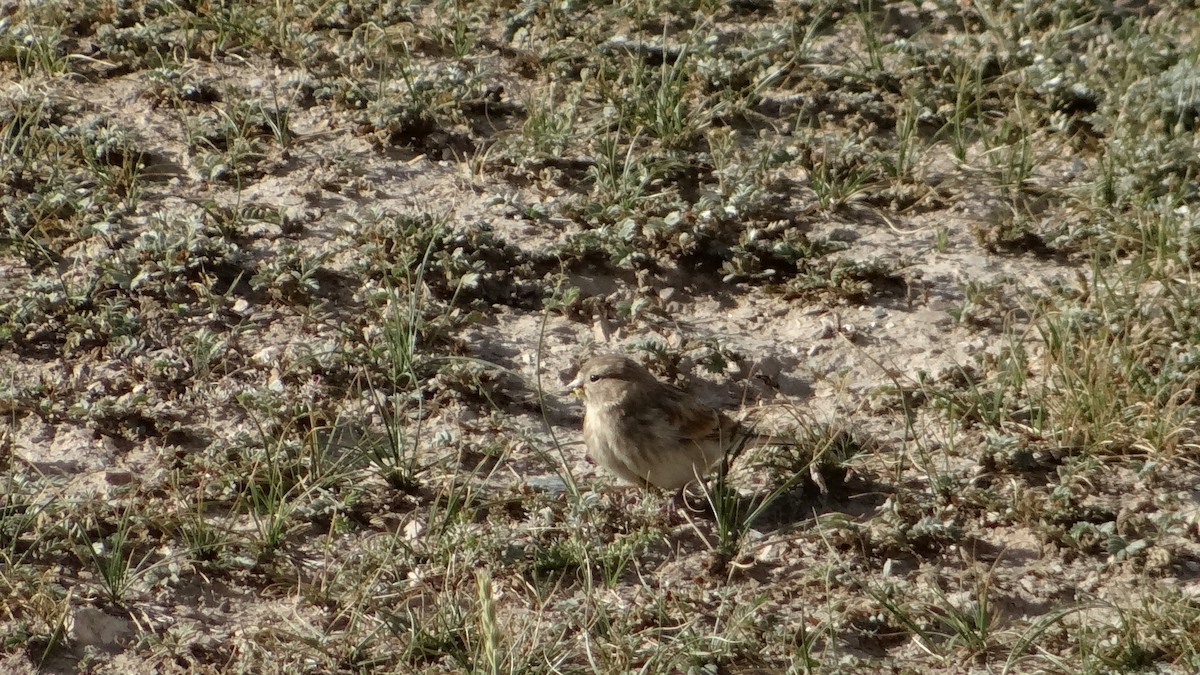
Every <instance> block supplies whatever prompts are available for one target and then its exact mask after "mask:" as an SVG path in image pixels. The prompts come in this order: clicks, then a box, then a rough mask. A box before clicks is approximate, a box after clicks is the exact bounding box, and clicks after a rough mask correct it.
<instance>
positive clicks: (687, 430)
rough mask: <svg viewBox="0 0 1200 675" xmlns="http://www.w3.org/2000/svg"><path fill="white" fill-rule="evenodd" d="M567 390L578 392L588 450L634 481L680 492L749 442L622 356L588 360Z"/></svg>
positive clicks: (736, 427) (716, 414) (724, 419)
mask: <svg viewBox="0 0 1200 675" xmlns="http://www.w3.org/2000/svg"><path fill="white" fill-rule="evenodd" d="M570 387H571V388H572V389H578V388H581V389H582V390H583V400H584V404H585V409H584V417H583V440H584V444H585V445H587V450H588V454H589V455H590V456H591V458H592V459H593V460H595V461H596V463H597V464H599V465H600V466H602V467H604V468H605V469H608V470H609V471H611V472H612V473H614V474H616V475H617V476H618V477H619V478H621V479H623V480H625V481H627V482H630V483H633V484H635V485H643V486H646V485H653V486H656V487H660V488H663V489H667V490H676V489H682V488H683V487H684V486H686V485H687V484H688V483H691V482H692V481H695V480H698V479H699V478H703V477H704V476H705V475H706V474H708V472H709V471H711V470H712V469H713V468H714V467H715V466H716V465H717V464H719V463H720V462H721V459H722V457H724V456H725V453H726V452H728V451H730V450H731V449H734V448H740V447H741V446H743V445H745V443H746V442H747V441H748V440H749V439H750V436H749V435H748V433H747V430H746V429H744V428H743V427H742V426H741V425H740V424H738V423H737V422H735V421H734V420H732V419H730V418H729V417H728V416H727V415H725V414H724V413H722V412H720V411H718V410H715V409H713V408H710V407H709V406H706V405H704V404H703V403H701V402H699V401H697V400H696V399H695V398H694V397H692V396H690V395H689V394H686V393H684V392H683V391H681V390H679V389H677V388H675V387H672V386H670V385H667V384H663V383H662V382H659V381H658V380H657V379H655V378H654V376H653V375H651V374H650V373H649V371H647V370H646V369H645V368H643V367H642V366H641V365H639V364H638V363H637V362H636V361H634V360H633V359H630V358H627V357H625V356H620V355H616V354H606V355H602V356H596V357H594V358H592V359H589V360H588V361H587V362H586V363H584V364H583V366H582V367H581V368H580V369H579V375H578V376H577V377H576V378H575V380H574V381H573V382H572V383H571V384H570Z"/></svg>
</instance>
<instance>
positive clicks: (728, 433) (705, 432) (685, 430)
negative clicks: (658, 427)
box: [664, 389, 738, 450]
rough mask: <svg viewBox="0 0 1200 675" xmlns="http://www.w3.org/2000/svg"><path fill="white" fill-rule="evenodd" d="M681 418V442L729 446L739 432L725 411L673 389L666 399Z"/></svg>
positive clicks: (722, 447)
mask: <svg viewBox="0 0 1200 675" xmlns="http://www.w3.org/2000/svg"><path fill="white" fill-rule="evenodd" d="M664 403H665V404H666V405H667V407H669V408H671V409H673V412H674V413H675V415H674V416H675V418H676V419H678V420H679V440H680V442H693V443H699V444H710V443H712V444H716V445H718V446H719V447H721V449H722V450H724V449H726V448H728V447H729V445H730V444H732V443H733V442H734V440H735V436H737V434H738V424H737V422H734V421H733V420H732V419H730V418H729V417H728V416H726V415H725V414H724V413H722V412H720V411H719V410H716V409H714V408H711V407H709V406H706V405H704V404H703V403H701V402H699V401H697V400H696V399H694V398H692V397H691V396H688V395H687V394H684V393H683V392H682V391H679V390H675V389H672V390H670V396H668V397H667V400H666V401H664Z"/></svg>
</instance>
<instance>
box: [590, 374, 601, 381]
mask: <svg viewBox="0 0 1200 675" xmlns="http://www.w3.org/2000/svg"><path fill="white" fill-rule="evenodd" d="M588 381H589V382H599V381H600V376H599V375H592V376H591V377H589V378H588Z"/></svg>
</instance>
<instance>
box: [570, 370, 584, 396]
mask: <svg viewBox="0 0 1200 675" xmlns="http://www.w3.org/2000/svg"><path fill="white" fill-rule="evenodd" d="M567 393H568V394H575V395H576V396H583V376H582V375H579V376H576V377H575V379H573V380H571V381H570V382H569V383H567Z"/></svg>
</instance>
